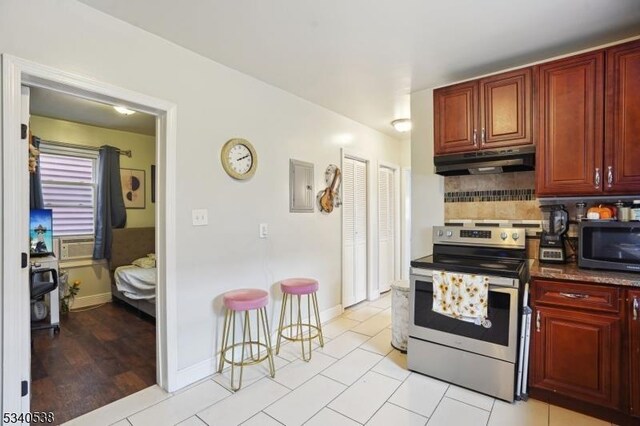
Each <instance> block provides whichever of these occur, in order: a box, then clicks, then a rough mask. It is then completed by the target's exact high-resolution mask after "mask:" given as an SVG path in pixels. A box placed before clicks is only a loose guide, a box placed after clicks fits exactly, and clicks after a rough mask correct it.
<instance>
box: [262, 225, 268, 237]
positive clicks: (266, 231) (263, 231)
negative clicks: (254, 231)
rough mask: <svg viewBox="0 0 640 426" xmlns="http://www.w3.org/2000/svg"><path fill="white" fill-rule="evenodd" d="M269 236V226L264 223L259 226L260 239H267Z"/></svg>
mask: <svg viewBox="0 0 640 426" xmlns="http://www.w3.org/2000/svg"><path fill="white" fill-rule="evenodd" d="M268 235H269V226H268V225H267V224H266V223H261V224H260V238H267V236H268Z"/></svg>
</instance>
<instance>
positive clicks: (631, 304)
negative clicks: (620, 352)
mask: <svg viewBox="0 0 640 426" xmlns="http://www.w3.org/2000/svg"><path fill="white" fill-rule="evenodd" d="M626 300H627V306H628V308H629V309H628V314H627V315H628V316H627V324H628V330H629V336H628V337H629V388H630V398H629V410H630V411H631V414H632V415H634V416H638V417H640V290H629V291H628V293H627V298H626Z"/></svg>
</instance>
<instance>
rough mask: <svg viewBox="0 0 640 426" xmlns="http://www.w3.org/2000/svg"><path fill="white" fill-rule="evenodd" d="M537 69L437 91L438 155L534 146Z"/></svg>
mask: <svg viewBox="0 0 640 426" xmlns="http://www.w3.org/2000/svg"><path fill="white" fill-rule="evenodd" d="M532 75H533V69H532V68H524V69H520V70H516V71H510V72H506V73H502V74H497V75H493V76H490V77H486V78H483V79H479V80H473V81H469V82H466V83H461V84H456V85H454V86H448V87H443V88H441V89H436V90H434V92H433V97H434V111H435V115H434V136H435V154H436V155H443V154H452V153H459V152H470V151H475V150H477V149H490V148H500V147H508V146H515V145H528V144H532V143H533V132H532V130H533V126H532V123H533V87H532V81H533V77H532Z"/></svg>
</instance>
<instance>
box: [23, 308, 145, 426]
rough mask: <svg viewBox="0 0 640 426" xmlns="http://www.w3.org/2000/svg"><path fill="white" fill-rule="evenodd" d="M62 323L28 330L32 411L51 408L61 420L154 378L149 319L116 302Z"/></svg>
mask: <svg viewBox="0 0 640 426" xmlns="http://www.w3.org/2000/svg"><path fill="white" fill-rule="evenodd" d="M60 326H61V329H60V333H59V334H57V335H54V334H53V331H51V330H39V331H33V332H32V339H33V350H32V353H31V379H32V389H31V411H52V412H53V413H54V414H55V420H56V422H55V423H56V424H60V423H63V422H65V421H67V420H70V419H72V418H75V417H78V416H80V415H82V414H84V413H88V412H89V411H92V410H95V409H96V408H98V407H101V406H103V405H106V404H109V403H111V402H113V401H116V400H118V399H120V398H123V397H125V396H127V395H131V394H132V393H135V392H137V391H139V390H141V389H144V388H147V387H149V386H151V385H153V384H155V383H156V356H155V351H156V343H155V322H154V320H153V318H151V317H149V316H147V315H145V314H140V313H138V312H137V311H136V310H134V309H133V308H131V307H129V306H128V305H125V304H123V303H117V302H114V303H107V304H106V305H104V306H102V307H99V308H97V309H93V310H89V311H85V312H71V313H70V314H67V315H64V316H62V317H61V323H60Z"/></svg>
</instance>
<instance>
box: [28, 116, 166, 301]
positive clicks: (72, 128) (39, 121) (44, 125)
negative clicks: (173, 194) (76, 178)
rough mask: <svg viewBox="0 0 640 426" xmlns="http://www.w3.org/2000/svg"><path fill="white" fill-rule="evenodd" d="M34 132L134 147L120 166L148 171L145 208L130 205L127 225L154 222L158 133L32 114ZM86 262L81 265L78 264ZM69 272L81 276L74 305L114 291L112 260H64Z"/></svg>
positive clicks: (65, 139) (74, 277) (54, 137)
mask: <svg viewBox="0 0 640 426" xmlns="http://www.w3.org/2000/svg"><path fill="white" fill-rule="evenodd" d="M30 123H31V132H32V133H33V134H34V135H35V136H38V137H39V138H41V139H44V140H55V141H59V142H66V143H76V144H81V145H89V146H97V147H99V146H102V145H111V146H115V147H117V148H120V149H122V150H131V153H132V157H131V158H129V157H127V156H124V155H121V156H120V167H121V168H127V169H139V170H144V171H145V188H146V190H145V198H146V202H145V209H127V228H141V227H147V226H154V223H155V204H154V203H152V202H151V165H152V164H155V137H153V136H147V135H141V134H138V133H131V132H123V131H120V130H112V129H105V128H103V127H95V126H88V125H85V124H79V123H73V122H71V121H64V120H57V119H53V118H47V117H39V116H35V115H32V116H31V120H30ZM79 263H80V264H82V265H81V266H79V265H78V264H79ZM60 268H61V269H65V270H67V271H68V272H69V282H70V283H72V282H73V281H75V280H80V281H81V282H82V283H81V284H80V292H79V293H78V296H77V298H76V303H75V304H74V306H73V307H74V308H80V307H83V306H88V305H93V304H96V303H101V302H104V300H103V299H104V298H107V297H108V295H110V294H111V279H110V274H109V269H108V264H107V263H106V262H104V261H93V262H91V261H86V262H78V261H76V262H73V263H67V264H64V263H61V264H60Z"/></svg>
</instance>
